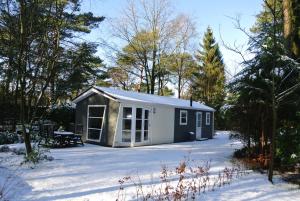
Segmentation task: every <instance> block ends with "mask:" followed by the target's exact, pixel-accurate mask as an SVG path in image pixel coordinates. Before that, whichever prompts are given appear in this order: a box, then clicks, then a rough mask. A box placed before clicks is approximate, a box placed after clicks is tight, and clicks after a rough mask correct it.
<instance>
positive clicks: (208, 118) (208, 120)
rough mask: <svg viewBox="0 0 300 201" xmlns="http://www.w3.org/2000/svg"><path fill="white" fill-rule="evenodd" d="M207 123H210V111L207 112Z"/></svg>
mask: <svg viewBox="0 0 300 201" xmlns="http://www.w3.org/2000/svg"><path fill="white" fill-rule="evenodd" d="M206 125H210V113H209V112H206Z"/></svg>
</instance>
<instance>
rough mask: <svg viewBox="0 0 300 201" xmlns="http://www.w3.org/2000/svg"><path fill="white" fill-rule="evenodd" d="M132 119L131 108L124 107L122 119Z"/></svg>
mask: <svg viewBox="0 0 300 201" xmlns="http://www.w3.org/2000/svg"><path fill="white" fill-rule="evenodd" d="M131 117H132V108H131V107H124V108H123V118H128V119H130V118H131Z"/></svg>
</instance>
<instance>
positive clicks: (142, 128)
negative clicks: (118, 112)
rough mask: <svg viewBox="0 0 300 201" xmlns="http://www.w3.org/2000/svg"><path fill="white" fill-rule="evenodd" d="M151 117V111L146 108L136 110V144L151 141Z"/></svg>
mask: <svg viewBox="0 0 300 201" xmlns="http://www.w3.org/2000/svg"><path fill="white" fill-rule="evenodd" d="M149 115H150V110H149V109H145V108H136V118H135V122H136V123H135V142H136V143H142V142H147V141H148V140H149V120H150V118H149Z"/></svg>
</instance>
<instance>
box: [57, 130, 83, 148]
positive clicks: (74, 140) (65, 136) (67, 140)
mask: <svg viewBox="0 0 300 201" xmlns="http://www.w3.org/2000/svg"><path fill="white" fill-rule="evenodd" d="M53 134H54V138H55V139H57V140H58V142H59V145H60V146H66V145H71V144H78V143H80V144H81V145H83V141H82V139H81V135H78V134H75V133H73V132H69V131H54V132H53Z"/></svg>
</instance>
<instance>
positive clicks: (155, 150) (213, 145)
mask: <svg viewBox="0 0 300 201" xmlns="http://www.w3.org/2000/svg"><path fill="white" fill-rule="evenodd" d="M240 146H241V143H239V142H237V141H230V140H229V139H228V134H227V133H225V132H222V133H219V134H218V135H216V137H215V139H212V140H208V141H201V142H185V143H176V144H166V145H156V146H145V147H135V148H109V147H101V146H97V145H89V144H86V145H85V146H84V147H74V148H65V149H52V150H51V155H52V156H53V157H54V159H55V160H54V161H51V162H44V163H42V164H39V165H38V167H36V168H35V169H30V168H26V167H22V168H21V169H20V170H19V171H21V172H22V175H21V177H22V178H23V179H24V180H25V182H26V183H27V184H28V185H29V186H30V187H31V191H30V192H28V193H27V194H23V195H22V200H41V201H44V200H49V201H50V200H115V198H116V193H117V191H118V189H119V185H118V180H119V179H120V178H122V177H124V176H128V175H135V174H136V173H137V172H138V174H139V175H140V176H141V177H142V178H148V179H149V178H150V176H151V175H154V176H157V175H159V171H160V168H161V165H162V164H166V165H167V166H168V167H175V166H176V165H178V163H179V162H180V161H181V160H183V158H184V156H188V155H190V156H191V158H192V159H194V160H196V161H199V162H203V163H204V162H206V161H209V160H211V166H212V168H211V170H212V171H218V170H221V169H223V168H224V167H225V166H230V159H231V155H232V152H233V151H234V149H236V148H238V147H240ZM189 153H190V154H189ZM2 155H3V154H1V155H0V156H2ZM0 176H1V175H0ZM291 187H292V186H291V185H288V184H285V183H283V182H279V184H277V185H275V186H273V185H271V184H270V183H269V182H268V181H267V180H266V175H260V174H257V173H253V174H250V175H248V176H245V177H242V178H241V179H240V180H238V181H233V183H232V184H231V185H229V186H226V187H224V188H221V189H218V190H217V191H215V192H209V193H207V194H206V195H205V200H251V199H252V200H256V199H259V200H300V191H299V190H298V191H297V190H296V191H291V190H290V188H291ZM28 189H30V188H28ZM20 199H21V198H18V199H17V200H20Z"/></svg>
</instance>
